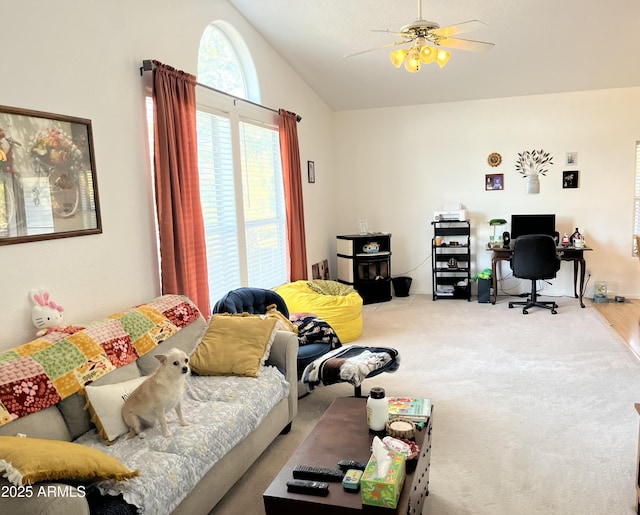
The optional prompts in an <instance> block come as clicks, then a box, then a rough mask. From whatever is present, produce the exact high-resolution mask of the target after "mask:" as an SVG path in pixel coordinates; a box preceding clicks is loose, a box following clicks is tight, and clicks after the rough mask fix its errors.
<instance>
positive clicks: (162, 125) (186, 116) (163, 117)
mask: <svg viewBox="0 0 640 515" xmlns="http://www.w3.org/2000/svg"><path fill="white" fill-rule="evenodd" d="M154 64H155V67H154V70H153V100H154V120H155V124H154V139H155V145H154V167H155V181H156V205H157V212H158V228H159V232H160V259H161V271H162V293H163V294H169V293H174V294H181V295H186V296H188V297H189V298H190V299H191V300H193V302H194V303H195V304H196V305H197V306H198V308H199V309H200V311H201V312H202V314H203V315H204V316H205V317H208V316H209V313H210V306H209V278H208V273H207V255H206V243H205V237H204V221H203V219H202V209H201V205H200V183H199V178H198V147H197V140H196V92H195V88H196V78H195V76H193V75H190V74H188V73H185V72H182V71H179V70H176V69H174V68H171V67H170V66H166V65H164V64H162V63H159V62H156V61H154Z"/></svg>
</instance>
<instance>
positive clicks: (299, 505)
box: [262, 397, 433, 515]
mask: <svg viewBox="0 0 640 515" xmlns="http://www.w3.org/2000/svg"><path fill="white" fill-rule="evenodd" d="M432 421H433V407H432V411H431V417H429V420H428V422H427V424H425V427H424V429H422V430H421V431H417V432H416V443H417V444H418V445H419V446H420V456H419V457H418V459H417V463H416V466H415V470H412V471H409V470H408V471H407V478H406V480H405V483H404V487H403V489H402V494H401V495H400V499H399V501H398V506H397V508H396V510H395V511H394V510H390V509H388V508H376V507H373V506H366V505H363V504H362V501H361V497H360V492H359V491H358V492H357V493H351V492H345V491H344V489H343V488H342V484H341V483H329V495H327V496H326V497H319V496H315V495H307V494H297V493H290V492H288V491H287V481H289V480H290V479H292V478H293V469H294V468H295V466H296V465H311V466H314V467H330V468H338V461H340V460H343V459H346V460H355V461H360V462H366V461H367V460H368V459H369V457H370V456H371V441H372V440H373V434H371V433H370V432H369V429H368V426H367V412H366V399H365V398H358V397H341V398H338V399H336V400H335V401H334V402H333V403H332V404H331V406H329V408H328V409H327V410H326V411H325V412H324V414H323V415H322V417H320V419H319V420H318V422H317V423H316V425H315V427H314V428H313V429H312V430H311V432H310V433H309V435H308V436H307V438H306V439H305V440H304V442H302V444H301V445H300V447H298V449H297V450H296V451H295V452H294V453H293V455H292V456H291V458H290V459H289V461H288V462H287V464H286V465H285V466H284V467H283V468H282V470H281V471H280V473H279V474H278V475H277V476H276V478H275V479H274V480H273V482H272V483H271V485H269V487H268V488H267V489H266V490H265V492H264V494H263V496H262V497H263V500H264V507H265V511H266V514H267V515H300V514H304V515H327V514H333V515H354V514H363V513H371V512H373V513H376V512H377V513H386V514H391V513H399V514H400V513H402V514H404V513H416V514H418V513H421V510H422V505H423V503H424V499H425V497H426V496H427V495H428V494H429V467H430V461H431V429H432Z"/></svg>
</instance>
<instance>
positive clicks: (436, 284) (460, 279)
mask: <svg viewBox="0 0 640 515" xmlns="http://www.w3.org/2000/svg"><path fill="white" fill-rule="evenodd" d="M431 225H433V238H432V239H431V255H432V260H431V262H432V273H433V277H432V279H433V300H436V299H467V300H471V224H470V223H469V220H461V221H435V222H431Z"/></svg>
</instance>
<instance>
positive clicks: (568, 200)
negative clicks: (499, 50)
mask: <svg viewBox="0 0 640 515" xmlns="http://www.w3.org/2000/svg"><path fill="white" fill-rule="evenodd" d="M335 125H336V132H335V134H336V137H335V149H336V163H337V171H338V173H340V175H341V177H342V185H341V188H340V191H341V192H342V200H343V202H342V203H343V204H344V205H349V209H350V212H351V215H350V216H348V217H342V218H341V219H340V221H339V224H338V230H340V231H351V230H352V229H353V227H354V224H355V223H356V220H357V219H359V218H364V219H366V220H367V221H368V224H369V228H370V229H373V230H381V231H388V232H391V233H392V235H393V237H392V247H393V257H392V270H393V274H394V275H400V274H404V273H405V272H407V271H409V270H412V271H411V272H410V273H409V275H410V276H412V277H413V278H414V282H413V284H412V290H411V291H412V292H415V293H430V292H431V260H428V259H426V258H427V257H428V256H429V254H430V248H429V246H430V239H431V235H432V228H431V225H430V221H431V220H432V218H433V212H434V211H435V210H437V209H440V207H441V205H442V204H443V203H445V202H452V201H453V202H461V203H462V204H463V205H464V206H465V207H466V208H467V210H468V214H469V217H470V219H471V221H472V232H473V233H474V236H475V237H474V238H473V245H474V250H473V251H472V253H473V254H475V268H474V272H473V273H474V274H475V272H476V271H477V270H482V269H483V268H488V267H490V253H489V252H487V251H486V250H485V245H486V243H487V242H488V240H489V235H490V234H491V233H492V230H491V229H490V228H489V225H488V224H487V222H488V221H489V220H490V219H491V218H505V219H507V220H510V216H511V214H513V213H556V217H557V222H556V224H557V228H558V230H559V231H560V232H561V233H562V232H567V233H568V234H571V232H573V230H574V228H575V227H579V228H580V231H581V232H582V233H584V234H585V236H586V240H587V244H588V245H589V246H592V247H593V248H594V249H595V250H594V252H590V253H588V254H587V265H588V268H589V269H590V270H591V271H592V277H591V281H590V284H589V287H588V289H587V291H588V292H589V293H590V295H592V290H593V283H594V282H595V281H606V282H607V283H608V288H609V291H610V292H612V293H615V294H621V295H626V296H629V297H634V296H638V293H640V269H639V264H638V260H637V258H633V257H631V244H632V237H631V234H632V230H633V229H632V226H633V224H632V218H633V194H634V170H635V143H636V141H638V140H640V88H628V89H617V90H602V91H588V92H580V93H569V94H557V95H541V96H534V97H517V98H505V99H496V100H483V101H474V102H457V103H448V104H435V105H421V106H413V107H407V108H402V109H397V108H396V109H377V110H367V111H359V112H341V113H337V114H336V115H335ZM534 148H535V149H541V148H542V149H544V150H545V151H548V152H550V153H551V155H553V156H554V163H555V164H554V165H553V166H552V167H551V170H550V172H549V173H548V174H547V176H546V177H542V178H541V188H540V194H538V195H526V194H525V187H524V179H523V178H522V177H521V176H520V174H518V173H517V172H516V171H515V162H516V158H517V153H518V152H522V151H523V150H533V149H534ZM491 152H499V153H500V154H501V155H502V157H503V162H502V164H501V165H500V166H499V167H497V168H491V167H490V166H489V165H488V163H487V157H488V156H489V154H490V153H491ZM566 152H577V153H578V166H577V169H579V171H580V184H579V188H578V189H563V188H562V171H563V170H568V169H571V168H567V167H565V166H564V165H565V154H566ZM488 173H502V174H504V183H505V189H504V190H503V191H485V189H484V181H485V174H488ZM354 191H358V192H359V193H358V194H353V192H354ZM505 229H507V230H508V229H509V226H506V227H505ZM423 262H424V264H423V265H422V266H420V267H419V268H418V269H416V270H413V269H414V268H415V267H417V266H418V265H420V264H421V263H423ZM503 266H505V268H504V269H503V272H504V274H505V275H506V274H507V273H509V269H508V266H506V264H503ZM572 275H573V274H572V268H571V264H570V263H563V265H562V269H561V272H560V274H559V275H558V277H557V279H556V280H554V281H552V282H553V287H550V286H547V287H545V288H547V289H546V291H547V292H553V293H555V294H565V295H566V294H572V292H573V287H572V284H571V283H572ZM519 283H520V281H519V280H512V281H508V282H506V283H505V285H506V286H507V287H509V289H511V288H514V290H516V291H520V290H519V289H518V285H519ZM525 289H527V285H525Z"/></svg>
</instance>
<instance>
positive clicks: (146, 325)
mask: <svg viewBox="0 0 640 515" xmlns="http://www.w3.org/2000/svg"><path fill="white" fill-rule="evenodd" d="M199 316H200V312H199V311H198V308H197V307H196V306H195V305H194V304H193V303H192V302H191V301H190V300H189V299H188V298H186V297H182V296H180V295H164V296H162V297H158V298H157V299H155V300H153V301H151V302H149V303H148V304H142V305H140V306H136V307H133V308H130V309H127V310H126V311H123V312H120V313H116V314H113V315H111V316H109V317H108V318H106V319H103V320H99V321H96V322H94V323H92V324H91V325H89V326H88V327H86V328H84V329H82V330H80V331H77V332H75V333H73V334H69V333H67V332H61V331H54V332H51V333H49V334H47V335H44V336H41V337H40V338H37V339H35V340H33V341H31V342H29V343H26V344H24V345H20V346H19V347H14V348H13V349H9V350H6V351H4V352H1V353H0V426H2V425H4V424H7V423H9V422H11V421H12V420H15V419H17V418H20V417H24V416H26V415H29V414H30V413H34V412H36V411H39V410H42V409H45V408H47V407H49V406H52V405H54V404H57V403H58V402H59V401H61V400H62V399H65V398H66V397H69V396H70V395H72V394H74V393H76V392H78V391H79V390H81V389H82V388H84V386H85V385H87V384H89V383H91V382H92V381H95V380H96V379H98V378H100V377H102V376H103V375H105V374H107V373H109V372H110V371H112V370H114V369H116V368H119V367H122V366H124V365H127V364H129V363H132V362H134V361H135V360H136V359H138V358H139V357H140V356H142V355H144V354H146V353H147V352H149V351H150V350H151V349H153V348H154V347H155V346H156V345H158V344H159V343H162V342H163V341H164V340H166V339H167V338H169V337H170V336H172V335H174V334H175V333H177V332H178V331H179V330H180V329H182V328H184V327H186V326H188V325H189V324H191V322H193V321H194V320H196V319H198V317H199Z"/></svg>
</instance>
